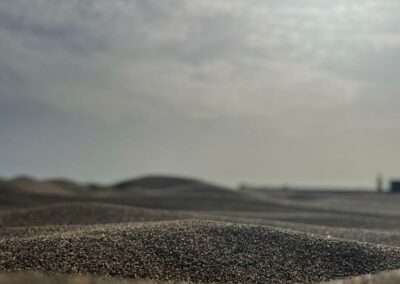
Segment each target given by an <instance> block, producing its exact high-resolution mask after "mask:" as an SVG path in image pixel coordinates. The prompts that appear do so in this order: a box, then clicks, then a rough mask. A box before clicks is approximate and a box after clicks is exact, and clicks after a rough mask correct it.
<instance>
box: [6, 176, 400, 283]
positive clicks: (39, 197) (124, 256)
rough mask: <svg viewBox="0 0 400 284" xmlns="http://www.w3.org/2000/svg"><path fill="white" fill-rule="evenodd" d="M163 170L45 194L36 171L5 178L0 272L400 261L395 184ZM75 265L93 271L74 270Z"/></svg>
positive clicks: (135, 275)
mask: <svg viewBox="0 0 400 284" xmlns="http://www.w3.org/2000/svg"><path fill="white" fill-rule="evenodd" d="M167 181H168V180H162V182H159V181H158V182H153V181H151V183H150V184H151V185H152V187H150V188H142V187H143V186H145V185H146V182H148V180H144V181H143V180H141V181H140V182H133V183H132V182H129V183H126V184H124V187H123V188H122V189H121V188H101V189H98V188H96V189H95V190H94V191H89V190H87V189H84V188H83V189H80V187H79V186H78V185H74V184H72V183H65V182H60V181H57V182H56V183H55V182H51V183H49V182H47V183H46V191H45V194H44V193H43V192H44V191H43V190H40V182H37V181H35V183H34V185H35V186H34V192H30V191H29V184H30V183H29V180H28V181H27V180H23V182H21V181H20V180H18V183H17V185H18V187H17V188H16V189H14V187H13V186H14V184H13V183H11V184H10V183H5V184H6V186H5V187H4V188H3V190H2V187H1V186H0V204H1V203H2V204H3V206H2V207H0V271H3V274H1V275H0V283H3V282H4V283H19V282H18V281H20V282H21V281H23V280H21V279H26V277H28V278H30V280H31V283H45V282H44V281H47V283H60V282H61V281H64V282H65V281H72V282H65V283H104V282H102V281H110V278H107V279H106V280H105V279H104V278H102V277H104V276H106V277H119V279H114V280H113V281H115V283H119V282H118V281H125V282H122V283H131V282H126V281H131V280H132V281H139V280H140V281H144V280H145V281H147V282H150V283H152V282H154V281H156V282H164V281H172V282H253V283H255V282H257V283H319V282H324V281H329V280H340V279H341V280H343V281H347V280H345V279H348V278H349V277H352V276H358V275H365V274H375V273H380V272H382V271H387V270H393V269H399V268H400V247H399V246H400V230H399V228H400V226H399V224H400V223H399V217H400V210H398V209H397V207H396V206H395V203H394V201H393V200H396V198H397V197H396V196H384V195H371V194H362V193H360V194H358V195H357V194H356V193H350V194H347V195H346V194H342V193H340V194H337V193H318V192H316V193H309V192H304V193H301V192H300V193H297V192H296V193H291V192H259V191H248V192H240V191H239V192H238V191H236V192H235V191H230V190H227V189H223V188H220V187H214V186H211V185H207V184H203V183H195V184H190V181H186V180H183V181H182V180H178V181H179V185H177V186H171V187H167V188H154V186H161V185H162V186H166V185H168V183H167ZM188 182H189V184H188ZM21 184H22V185H23V186H24V188H23V190H21ZM27 184H28V187H26V186H27ZM65 184H67V185H68V187H66V188H62V190H61V191H60V192H61V193H62V194H61V193H58V194H55V195H52V194H50V193H49V191H50V192H51V190H57V187H60V186H64V185H65ZM131 184H134V185H135V186H136V185H137V184H140V186H141V187H140V188H137V187H134V188H129V186H131ZM126 187H127V188H126ZM71 188H72V190H71ZM37 192H40V194H38V193H37ZM351 196H356V197H357V196H358V198H352V199H351V198H349V197H351ZM18 198H21V199H18ZM347 199H349V200H347ZM310 200H313V202H310ZM360 200H361V201H362V202H364V203H367V204H369V206H370V207H371V208H373V210H370V211H368V210H367V209H366V207H368V206H364V205H365V204H363V206H361V203H360ZM22 201H23V202H24V204H22V203H20V202H22ZM386 202H387V203H386ZM121 204H125V205H121ZM351 204H353V206H351ZM138 205H141V206H143V205H147V208H143V207H138ZM386 205H388V206H386ZM190 207H192V208H190ZM13 271H41V272H45V274H42V273H22V274H21V273H17V274H15V273H12V272H13ZM59 273H62V274H59ZM76 273H79V274H81V273H83V274H84V275H87V276H83V278H82V277H80V278H76V277H75V276H68V274H76ZM396 275H397V274H396V273H395V272H392V274H384V276H376V277H375V278H371V277H369V276H364V278H362V280H359V279H356V280H348V281H365V279H382V277H384V279H391V278H392V277H395V278H393V279H397V278H396V277H397V276H396ZM7 277H8V278H7ZM92 277H95V278H92ZM98 277H100V278H98ZM368 277H369V278H368ZM120 278H124V279H123V280H121V279H120ZM129 279H130V280H129ZM35 281H36V282H35ZM40 281H42V282H40ZM82 281H83V282H82ZM85 281H86V282H85ZM87 281H93V282H87ZM368 281H370V280H368ZM374 281H377V280H374ZM61 283H62V282H61ZM106 283H108V282H106ZM343 283H347V282H343ZM349 283H353V282H349ZM354 283H378V282H354ZM388 283H389V282H388Z"/></svg>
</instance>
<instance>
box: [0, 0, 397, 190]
mask: <svg viewBox="0 0 400 284" xmlns="http://www.w3.org/2000/svg"><path fill="white" fill-rule="evenodd" d="M399 12H400V4H399V3H397V1H394V0H389V1H376V0H367V1H362V2H360V1H356V0H352V1H334V2H333V1H325V0H324V1H321V0H318V1H315V0H314V1H313V0H302V1H294V0H293V1H275V0H268V1H260V0H250V1H239V0H231V1H222V0H221V1H219V0H218V1H208V0H201V1H200V0H199V1H184V0H166V1H157V0H146V1H142V0H131V1H128V0H115V1H106V0H79V1H78V0H71V1H51V0H35V1H25V0H5V1H2V2H1V3H0V128H1V137H2V143H1V147H0V157H1V158H2V160H7V161H8V162H7V163H4V164H2V165H1V166H0V171H1V172H2V173H3V174H4V175H12V174H16V173H32V174H36V175H40V176H43V175H67V176H71V177H77V178H81V179H86V180H87V179H95V180H102V181H110V180H113V179H117V178H120V177H123V176H126V175H136V174H142V173H146V172H165V173H182V174H187V175H195V176H203V177H207V178H210V179H215V180H218V181H220V182H227V183H235V182H238V181H240V180H247V181H253V182H260V183H262V182H270V183H281V182H288V183H302V184H321V183H323V184H347V185H357V184H360V185H365V184H368V183H369V182H373V179H374V176H375V174H376V173H377V172H383V173H385V174H387V175H396V174H398V173H397V172H396V168H398V166H399V163H400V152H399V151H398V149H397V145H399V142H400V131H399V125H398V121H400V114H399V113H400V112H399V111H398V109H399V108H400V98H399V96H398V93H399V89H400V84H399V83H398V80H397V74H399V72H400V64H399V60H400V52H399V51H400V33H399V31H400V20H399V19H398V13H399ZM3 137H4V138H3Z"/></svg>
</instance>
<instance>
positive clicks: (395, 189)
mask: <svg viewBox="0 0 400 284" xmlns="http://www.w3.org/2000/svg"><path fill="white" fill-rule="evenodd" d="M390 192H392V193H400V180H392V181H391V182H390Z"/></svg>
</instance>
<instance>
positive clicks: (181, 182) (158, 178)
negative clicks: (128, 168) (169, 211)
mask: <svg viewBox="0 0 400 284" xmlns="http://www.w3.org/2000/svg"><path fill="white" fill-rule="evenodd" d="M192 185H193V186H199V185H203V186H204V185H207V186H208V187H215V188H218V187H217V186H214V185H211V184H208V183H205V182H202V181H199V180H196V179H191V178H183V177H174V176H163V175H150V176H143V177H139V178H136V179H132V180H127V181H122V182H120V183H117V184H115V185H113V186H112V187H113V188H116V189H132V188H148V189H161V188H171V187H182V186H185V187H186V186H192Z"/></svg>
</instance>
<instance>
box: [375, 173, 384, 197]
mask: <svg viewBox="0 0 400 284" xmlns="http://www.w3.org/2000/svg"><path fill="white" fill-rule="evenodd" d="M376 191H377V192H378V193H382V192H383V177H382V175H381V174H378V176H377V177H376Z"/></svg>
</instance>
